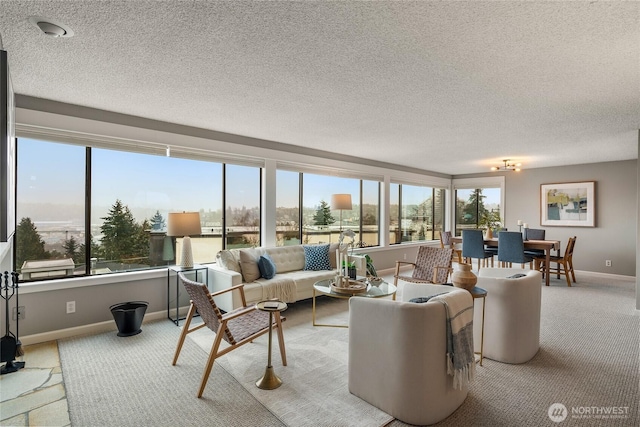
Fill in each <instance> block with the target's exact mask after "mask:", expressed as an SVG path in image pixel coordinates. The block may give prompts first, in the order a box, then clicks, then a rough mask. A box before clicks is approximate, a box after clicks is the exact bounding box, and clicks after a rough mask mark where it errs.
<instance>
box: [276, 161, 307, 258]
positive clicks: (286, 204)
mask: <svg viewBox="0 0 640 427" xmlns="http://www.w3.org/2000/svg"><path fill="white" fill-rule="evenodd" d="M301 177H302V174H301V173H298V172H291V171H285V170H278V171H276V187H277V188H276V244H277V245H278V246H289V245H298V244H300V179H301Z"/></svg>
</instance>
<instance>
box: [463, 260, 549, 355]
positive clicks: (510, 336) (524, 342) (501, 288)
mask: <svg viewBox="0 0 640 427" xmlns="http://www.w3.org/2000/svg"><path fill="white" fill-rule="evenodd" d="M515 276H521V277H515ZM477 286H479V287H481V288H483V289H486V290H487V297H486V304H487V306H486V309H485V321H484V349H483V350H484V351H483V356H484V357H486V358H488V359H492V360H496V361H498V362H503V363H525V362H528V361H529V360H531V359H532V358H533V357H534V356H535V355H536V353H537V352H538V349H539V348H540V309H541V298H542V274H541V273H540V272H539V271H535V270H522V269H517V268H483V269H482V270H480V273H478V283H477ZM475 303H476V305H475V308H476V310H474V319H473V324H474V330H473V332H474V336H473V342H474V344H475V347H476V351H480V333H481V331H480V328H479V326H481V325H482V309H481V308H480V306H479V305H478V304H482V302H481V300H479V299H478V300H476V302H475Z"/></svg>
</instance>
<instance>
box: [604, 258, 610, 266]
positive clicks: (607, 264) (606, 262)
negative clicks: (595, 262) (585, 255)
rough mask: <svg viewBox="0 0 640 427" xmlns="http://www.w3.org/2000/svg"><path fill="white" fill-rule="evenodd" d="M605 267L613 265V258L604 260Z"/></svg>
mask: <svg viewBox="0 0 640 427" xmlns="http://www.w3.org/2000/svg"><path fill="white" fill-rule="evenodd" d="M604 265H605V267H611V260H610V259H608V260H606V261H605V262H604Z"/></svg>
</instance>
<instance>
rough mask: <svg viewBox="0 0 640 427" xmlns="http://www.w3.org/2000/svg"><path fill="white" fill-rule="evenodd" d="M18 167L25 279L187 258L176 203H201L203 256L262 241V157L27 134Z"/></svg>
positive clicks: (196, 241) (198, 257)
mask: <svg viewBox="0 0 640 427" xmlns="http://www.w3.org/2000/svg"><path fill="white" fill-rule="evenodd" d="M17 171H18V188H17V196H16V200H17V204H18V210H17V214H18V223H19V226H18V230H17V234H16V254H17V256H16V269H17V271H19V272H20V273H21V275H22V279H23V280H36V279H43V278H48V277H61V276H72V275H92V274H105V273H112V272H121V271H131V270H139V269H147V268H153V267H157V266H163V265H168V264H176V263H180V261H181V260H180V253H181V251H180V249H181V244H182V237H179V236H178V237H168V236H167V235H166V233H167V224H166V221H167V217H168V213H169V212H182V211H195V212H199V213H200V220H201V230H202V232H201V235H200V236H198V237H193V238H192V248H193V255H194V261H195V262H197V263H209V262H214V261H215V256H216V254H217V252H218V251H219V250H220V249H223V247H227V246H228V247H247V246H258V245H259V244H260V237H259V236H260V205H261V203H260V202H261V201H260V175H261V171H260V168H259V167H255V166H238V165H229V164H223V163H218V162H215V161H203V160H193V159H184V158H175V157H166V156H161V155H152V154H142V153H133V152H127V151H117V150H106V149H101V148H87V147H81V146H74V145H67V144H60V143H55V142H46V141H36V140H31V139H20V140H19V141H18V167H17ZM223 212H225V214H224V215H223Z"/></svg>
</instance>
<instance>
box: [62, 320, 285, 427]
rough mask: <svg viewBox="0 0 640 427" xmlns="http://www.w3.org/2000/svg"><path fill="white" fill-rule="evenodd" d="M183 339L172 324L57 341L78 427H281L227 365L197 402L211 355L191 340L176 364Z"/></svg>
mask: <svg viewBox="0 0 640 427" xmlns="http://www.w3.org/2000/svg"><path fill="white" fill-rule="evenodd" d="M179 334H180V328H177V327H176V326H175V325H174V324H173V323H172V322H170V321H169V320H162V321H157V322H152V323H145V324H143V326H142V333H140V334H138V335H135V336H132V337H118V336H117V335H116V332H108V333H103V334H98V335H93V336H83V337H76V338H70V339H64V340H59V341H58V347H59V352H60V361H61V364H62V374H63V378H64V384H65V389H66V394H67V399H68V403H69V416H70V419H71V424H72V425H73V426H82V427H87V426H91V427H98V426H136V427H138V426H184V425H206V426H225V427H226V426H238V427H240V426H274V427H275V426H282V425H283V424H282V423H281V422H280V421H279V420H278V419H277V418H276V417H275V416H274V415H273V414H271V413H270V412H269V411H268V410H267V409H266V408H264V406H262V405H260V403H259V402H257V401H256V400H255V399H254V398H253V397H252V396H251V395H250V394H249V393H248V392H247V391H246V390H245V389H244V388H243V387H241V386H240V385H239V384H238V383H237V381H236V380H235V379H234V378H233V377H232V376H231V375H229V374H228V373H227V372H226V371H225V370H224V369H222V368H221V367H220V366H214V369H213V372H212V373H211V379H210V380H209V385H208V391H209V392H208V393H205V395H204V396H203V397H202V398H201V399H198V398H197V397H196V394H197V391H198V386H199V384H200V380H201V378H202V371H203V368H204V365H205V363H206V360H207V354H206V352H204V351H202V350H201V349H200V348H199V347H198V346H197V345H195V344H194V343H193V342H191V341H189V340H186V341H185V344H184V348H183V351H182V354H181V355H180V360H179V363H178V365H176V366H171V360H172V359H173V352H174V351H175V346H176V343H177V342H178V337H179Z"/></svg>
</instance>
